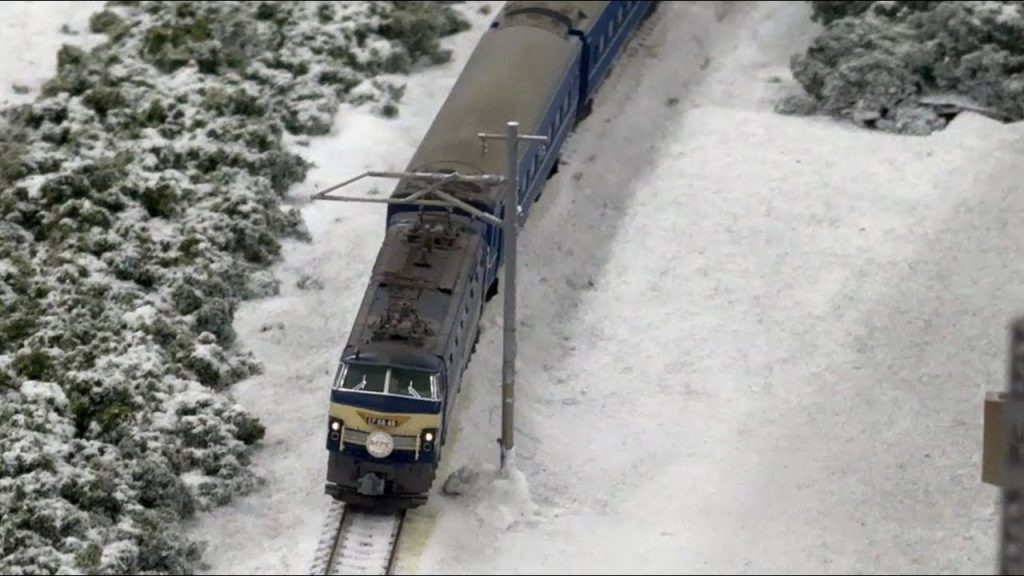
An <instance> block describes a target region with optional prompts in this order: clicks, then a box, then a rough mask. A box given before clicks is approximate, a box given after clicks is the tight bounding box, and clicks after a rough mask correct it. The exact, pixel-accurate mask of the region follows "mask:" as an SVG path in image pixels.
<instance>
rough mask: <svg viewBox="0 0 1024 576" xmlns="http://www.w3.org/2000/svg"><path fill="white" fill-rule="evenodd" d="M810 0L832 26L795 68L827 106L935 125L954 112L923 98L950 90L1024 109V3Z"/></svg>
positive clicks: (900, 127)
mask: <svg viewBox="0 0 1024 576" xmlns="http://www.w3.org/2000/svg"><path fill="white" fill-rule="evenodd" d="M811 4H812V6H813V9H814V15H813V18H814V19H816V20H820V21H822V22H823V23H824V24H826V28H825V31H824V32H823V33H822V34H821V35H820V36H819V37H817V38H816V39H815V40H814V42H813V43H812V45H811V46H810V48H808V50H807V52H806V54H803V55H798V56H795V57H794V58H793V61H792V68H793V74H794V77H795V78H796V79H797V81H799V82H800V83H801V85H803V87H804V89H805V90H806V91H807V93H808V94H809V95H810V96H811V97H812V98H813V99H814V100H815V101H816V103H817V108H818V109H819V110H820V111H822V112H826V113H829V114H836V115H852V116H853V117H854V118H855V119H857V120H858V121H861V122H863V123H865V124H866V125H870V126H873V127H875V128H879V129H882V130H887V131H893V132H904V133H910V134H927V133H930V132H931V131H933V130H935V129H939V128H941V127H943V126H944V125H945V122H946V119H944V118H941V117H939V116H938V113H937V112H936V111H935V110H934V109H933V108H929V107H928V106H927V103H922V101H921V100H922V98H923V97H926V96H933V95H938V96H940V97H943V98H948V97H949V96H950V95H952V96H957V97H963V98H966V99H967V100H969V101H971V102H973V103H974V105H975V106H977V107H979V108H981V109H987V110H988V111H989V113H990V114H992V115H994V116H995V117H997V118H1000V119H1002V120H1008V121H1016V120H1020V119H1022V118H1024V2H1020V1H1019V0H1014V1H993V2H974V1H968V2H932V1H928V2H909V1H895V2H812V3H811ZM787 109H795V107H794V106H791V105H789V104H787V103H780V108H779V110H780V111H786V110H787Z"/></svg>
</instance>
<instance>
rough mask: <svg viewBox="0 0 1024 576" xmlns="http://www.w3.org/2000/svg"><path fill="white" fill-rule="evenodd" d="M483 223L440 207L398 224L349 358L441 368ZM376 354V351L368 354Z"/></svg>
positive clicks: (386, 247) (377, 269) (357, 323)
mask: <svg viewBox="0 0 1024 576" xmlns="http://www.w3.org/2000/svg"><path fill="white" fill-rule="evenodd" d="M482 228H483V225H482V224H480V223H477V222H474V221H472V220H469V219H467V218H462V217H459V216H449V215H447V214H443V213H438V212H426V213H419V214H417V213H405V214H403V215H401V216H400V217H398V218H396V219H395V220H393V221H392V225H391V226H390V227H389V228H388V230H387V233H386V234H385V237H384V244H383V246H382V247H381V251H380V253H379V254H378V256H377V260H376V262H375V263H374V266H373V273H372V276H371V279H370V285H369V287H368V288H367V291H366V295H365V296H364V297H363V303H362V305H361V307H360V310H359V315H358V317H357V318H356V321H355V325H354V327H353V330H352V333H351V335H350V337H349V342H348V345H347V346H346V348H345V353H344V358H347V359H353V360H355V358H356V352H357V351H358V353H359V361H365V359H366V358H368V357H369V358H373V359H374V360H373V361H374V362H376V361H379V362H381V363H388V362H391V361H393V362H396V363H402V362H411V363H413V365H415V366H424V367H429V369H432V370H438V369H440V358H442V357H443V356H444V355H445V354H446V353H447V351H446V346H447V345H448V341H447V338H448V336H449V335H450V334H451V329H452V326H453V325H454V323H455V318H456V316H457V312H458V309H457V308H456V307H455V306H454V305H453V302H460V301H461V298H459V295H460V293H461V291H463V290H465V289H466V284H467V275H468V272H469V270H470V268H471V266H470V264H469V262H468V260H469V259H470V258H472V257H473V256H472V255H475V254H479V253H480V250H481V248H480V247H479V244H480V243H481V242H482V240H481V237H480V235H479V233H480V231H481V230H482ZM368 355H369V356H368Z"/></svg>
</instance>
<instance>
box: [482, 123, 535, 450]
mask: <svg viewBox="0 0 1024 576" xmlns="http://www.w3.org/2000/svg"><path fill="white" fill-rule="evenodd" d="M478 136H479V137H480V140H481V141H482V142H484V143H485V149H486V142H487V141H488V140H505V149H506V152H507V155H508V166H507V167H506V170H507V173H506V176H505V186H506V188H505V213H504V222H503V227H502V228H503V234H502V240H503V244H504V249H503V252H504V253H505V289H504V292H505V312H504V315H503V316H502V322H503V323H504V339H503V340H504V351H503V354H502V361H501V440H500V441H499V442H500V444H501V468H502V469H503V470H504V469H505V465H506V463H507V461H508V460H509V459H510V458H511V456H512V449H513V448H515V439H514V432H515V404H516V250H517V237H518V235H519V214H520V208H519V199H518V198H517V197H516V191H517V190H518V189H519V186H518V174H519V141H520V140H526V141H531V142H540V143H542V144H544V143H547V141H548V139H547V138H546V137H544V136H534V135H528V136H520V135H519V123H518V122H509V123H508V124H506V130H505V135H504V136H502V135H501V134H478Z"/></svg>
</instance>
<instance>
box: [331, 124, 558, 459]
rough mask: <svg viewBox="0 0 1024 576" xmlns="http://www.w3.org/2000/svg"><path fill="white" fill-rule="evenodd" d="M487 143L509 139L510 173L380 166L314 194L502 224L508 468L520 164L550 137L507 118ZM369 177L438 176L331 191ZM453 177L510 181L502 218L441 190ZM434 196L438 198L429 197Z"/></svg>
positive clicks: (503, 420)
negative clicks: (416, 184)
mask: <svg viewBox="0 0 1024 576" xmlns="http://www.w3.org/2000/svg"><path fill="white" fill-rule="evenodd" d="M477 137H478V138H480V142H481V144H482V148H483V150H482V152H483V153H484V154H486V153H487V141H488V140H504V141H505V146H506V151H507V154H506V159H507V163H508V165H507V166H506V175H505V176H498V175H494V174H481V175H476V176H467V175H462V174H459V173H458V172H452V173H441V172H381V171H369V172H364V173H363V174H360V175H359V176H356V177H354V178H350V179H349V180H346V181H344V182H341V183H339V184H335V185H334V186H331V187H330V188H327V189H325V190H322V191H320V192H317V193H316V194H314V195H313V199H314V200H333V201H336V202H366V203H376V204H404V205H413V206H441V207H447V208H449V209H454V208H458V209H460V210H463V211H464V212H466V213H467V214H469V215H470V216H471V217H473V218H478V219H480V220H483V221H484V222H487V223H488V224H492V225H494V226H501V227H502V246H503V248H502V252H503V253H504V256H505V288H504V292H505V310H504V317H503V319H502V321H503V323H504V338H503V340H504V342H503V348H502V350H503V357H502V364H501V376H502V378H501V398H502V401H501V438H500V439H499V444H500V445H501V468H502V469H504V468H505V465H506V462H507V461H508V460H509V459H510V458H509V457H510V455H511V454H512V449H513V448H514V447H515V443H514V441H513V431H514V416H515V410H514V409H515V365H516V240H517V236H518V228H519V215H520V213H521V212H522V210H521V209H520V206H519V199H518V198H517V197H516V192H517V189H518V170H519V141H520V140H526V141H529V142H539V143H541V144H544V143H547V141H548V139H547V137H545V136H534V135H521V134H519V123H518V122H508V123H507V124H506V132H505V134H504V135H502V134H485V133H478V134H477ZM366 177H374V178H394V179H398V180H411V181H417V180H419V181H424V182H433V184H432V185H431V186H430V187H428V188H425V189H423V190H419V191H417V192H415V193H413V194H411V195H409V196H408V197H406V198H355V197H349V196H329V194H330V193H331V192H334V191H335V190H339V189H341V188H344V187H346V186H349V185H350V184H354V183H355V182H357V181H359V180H362V179H363V178H366ZM448 182H477V183H481V184H490V185H497V184H502V183H504V184H505V200H504V210H503V218H502V219H500V220H499V219H498V218H496V217H494V215H492V214H488V213H486V212H483V211H481V210H478V209H477V208H475V207H473V206H471V205H470V204H467V203H466V202H463V201H461V200H459V199H458V198H456V197H454V196H452V195H451V194H448V193H447V192H445V191H443V190H441V189H440V188H441V186H443V185H444V184H445V183H448ZM430 196H433V198H429V197H430Z"/></svg>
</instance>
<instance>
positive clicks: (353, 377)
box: [341, 364, 388, 393]
mask: <svg viewBox="0 0 1024 576" xmlns="http://www.w3.org/2000/svg"><path fill="white" fill-rule="evenodd" d="M387 372H388V370H387V368H384V367H382V366H362V365H359V364H349V365H348V367H347V369H346V370H345V381H344V382H342V384H341V387H342V388H343V389H345V390H356V391H359V392H379V393H383V392H384V387H385V384H386V383H387Z"/></svg>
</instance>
